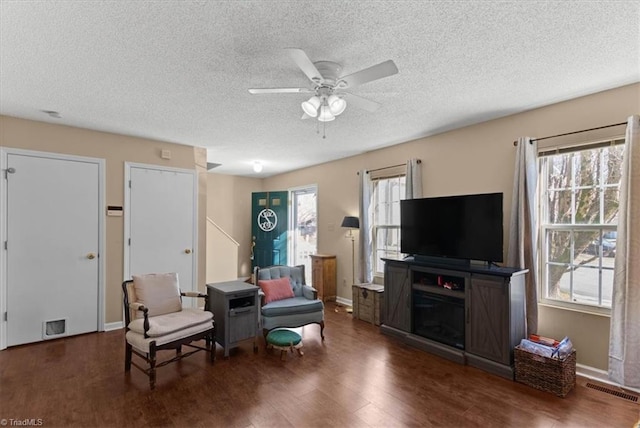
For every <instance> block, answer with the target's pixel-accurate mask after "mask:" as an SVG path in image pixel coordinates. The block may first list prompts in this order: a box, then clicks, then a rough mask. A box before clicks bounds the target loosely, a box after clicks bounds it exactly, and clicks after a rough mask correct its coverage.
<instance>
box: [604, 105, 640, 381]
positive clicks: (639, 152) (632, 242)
mask: <svg viewBox="0 0 640 428" xmlns="http://www.w3.org/2000/svg"><path fill="white" fill-rule="evenodd" d="M609 379H611V380H612V381H614V382H617V383H619V384H621V385H625V386H630V387H640V116H638V115H634V116H631V117H629V119H628V121H627V133H626V139H625V143H624V155H623V157H622V177H621V179H620V207H619V211H618V236H617V239H616V260H615V268H614V274H613V299H612V302H611V328H610V336H609Z"/></svg>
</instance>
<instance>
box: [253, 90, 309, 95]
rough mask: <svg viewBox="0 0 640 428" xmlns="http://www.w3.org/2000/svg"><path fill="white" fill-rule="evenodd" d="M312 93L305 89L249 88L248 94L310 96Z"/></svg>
mask: <svg viewBox="0 0 640 428" xmlns="http://www.w3.org/2000/svg"><path fill="white" fill-rule="evenodd" d="M312 92H313V91H312V90H311V89H307V88H251V89H249V93H250V94H254V95H255V94H310V93H312Z"/></svg>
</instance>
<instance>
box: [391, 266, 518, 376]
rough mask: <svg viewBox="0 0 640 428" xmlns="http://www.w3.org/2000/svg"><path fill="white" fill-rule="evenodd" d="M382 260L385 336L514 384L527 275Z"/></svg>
mask: <svg viewBox="0 0 640 428" xmlns="http://www.w3.org/2000/svg"><path fill="white" fill-rule="evenodd" d="M383 260H384V261H385V272H384V286H385V299H384V320H385V321H384V324H382V325H381V327H380V328H381V330H382V332H383V333H385V334H389V335H393V336H395V337H398V338H400V339H401V340H403V341H404V342H405V343H407V344H409V345H412V346H415V347H417V348H420V349H423V350H425V351H428V352H431V353H434V354H437V355H440V356H442V357H444V358H447V359H450V360H453V361H456V362H458V363H460V364H469V365H472V366H474V367H478V368H481V369H484V370H487V371H489V372H492V373H495V374H498V375H500V376H503V377H506V378H509V379H513V376H514V369H513V348H514V347H515V346H516V345H517V344H519V343H520V340H521V339H523V338H525V337H526V324H525V290H524V287H525V283H524V278H525V274H526V273H527V272H528V271H527V270H521V269H517V268H506V267H497V266H491V265H490V264H489V265H473V264H469V263H459V264H450V263H443V261H444V262H446V261H445V260H442V261H441V260H438V259H437V258H427V259H418V260H414V259H413V258H407V259H405V260H391V259H383Z"/></svg>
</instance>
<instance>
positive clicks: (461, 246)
mask: <svg viewBox="0 0 640 428" xmlns="http://www.w3.org/2000/svg"><path fill="white" fill-rule="evenodd" d="M502 199H503V195H502V193H485V194H477V195H461V196H445V197H438V198H421V199H406V200H402V201H400V250H401V252H402V253H404V254H410V255H413V256H416V257H419V256H424V257H447V258H451V259H460V260H480V261H487V262H501V261H502V236H503V230H502Z"/></svg>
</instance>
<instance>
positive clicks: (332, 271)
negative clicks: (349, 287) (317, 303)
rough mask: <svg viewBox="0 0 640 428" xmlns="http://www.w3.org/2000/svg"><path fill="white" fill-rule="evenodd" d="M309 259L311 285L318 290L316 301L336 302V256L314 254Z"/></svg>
mask: <svg viewBox="0 0 640 428" xmlns="http://www.w3.org/2000/svg"><path fill="white" fill-rule="evenodd" d="M310 257H311V285H313V287H314V288H315V289H316V290H318V299H320V300H322V301H323V302H326V301H327V300H333V301H335V300H336V270H337V269H336V256H333V255H327V254H314V255H312V256H310Z"/></svg>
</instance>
